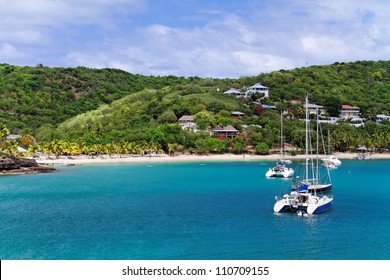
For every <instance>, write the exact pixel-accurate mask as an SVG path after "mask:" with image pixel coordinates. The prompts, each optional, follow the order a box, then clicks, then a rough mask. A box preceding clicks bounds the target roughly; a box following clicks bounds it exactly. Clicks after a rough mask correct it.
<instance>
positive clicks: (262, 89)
mask: <svg viewBox="0 0 390 280" xmlns="http://www.w3.org/2000/svg"><path fill="white" fill-rule="evenodd" d="M256 93H263V94H264V98H266V97H267V98H268V97H269V88H268V87H266V86H263V85H262V84H260V83H256V84H254V85H253V86H251V87H249V88H248V90H247V91H246V94H247V95H251V94H256Z"/></svg>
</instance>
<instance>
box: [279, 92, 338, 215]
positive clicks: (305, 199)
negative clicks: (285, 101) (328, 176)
mask: <svg viewBox="0 0 390 280" xmlns="http://www.w3.org/2000/svg"><path fill="white" fill-rule="evenodd" d="M307 104H308V99H307V97H306V105H307ZM307 107H308V106H306V129H305V130H306V145H305V146H306V147H305V152H306V158H305V170H304V171H305V172H304V173H305V174H304V179H303V180H300V181H299V185H298V186H297V188H296V189H295V190H293V191H291V192H290V193H289V194H285V195H283V196H282V197H281V198H278V197H275V199H276V202H275V205H274V212H276V213H281V212H287V211H291V212H297V213H298V214H299V215H302V214H303V213H304V214H309V215H310V214H318V213H321V212H323V211H327V210H329V209H331V208H332V202H333V197H331V196H327V195H323V196H321V195H319V194H317V191H318V188H319V186H322V185H323V184H320V182H319V172H318V161H319V160H318V155H317V160H316V165H314V162H313V158H309V117H308V110H307ZM317 140H318V124H317ZM317 146H318V141H317ZM317 151H318V149H317ZM317 154H318V152H317ZM309 167H311V170H310V168H309ZM314 167H315V168H314ZM310 187H312V190H311V191H310V190H309V188H310Z"/></svg>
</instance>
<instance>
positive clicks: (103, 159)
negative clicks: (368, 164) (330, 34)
mask: <svg viewBox="0 0 390 280" xmlns="http://www.w3.org/2000/svg"><path fill="white" fill-rule="evenodd" d="M357 155H358V154H357V153H335V156H336V157H338V158H339V159H354V158H356V156H357ZM322 157H325V156H324V155H321V156H320V158H322ZM301 158H304V155H297V156H289V157H286V159H291V160H297V159H301ZM370 158H371V159H390V153H383V154H382V153H381V154H376V153H374V154H370ZM278 159H280V155H277V154H275V155H266V156H261V155H234V154H220V155H176V156H168V155H158V156H150V157H149V156H146V157H141V156H131V155H122V156H111V157H110V156H108V155H104V156H95V157H86V156H74V157H72V158H68V157H59V158H53V157H51V158H41V159H37V160H36V161H37V162H38V163H39V164H42V165H84V164H98V163H102V164H107V163H142V162H191V161H195V162H196V161H277V160H278Z"/></svg>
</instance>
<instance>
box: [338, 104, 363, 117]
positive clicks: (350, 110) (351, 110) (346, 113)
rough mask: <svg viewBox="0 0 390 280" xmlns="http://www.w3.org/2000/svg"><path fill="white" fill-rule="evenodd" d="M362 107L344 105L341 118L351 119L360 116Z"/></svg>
mask: <svg viewBox="0 0 390 280" xmlns="http://www.w3.org/2000/svg"><path fill="white" fill-rule="evenodd" d="M359 115H360V108H359V107H356V106H350V105H342V106H341V110H340V119H345V120H350V119H354V118H355V119H356V118H359Z"/></svg>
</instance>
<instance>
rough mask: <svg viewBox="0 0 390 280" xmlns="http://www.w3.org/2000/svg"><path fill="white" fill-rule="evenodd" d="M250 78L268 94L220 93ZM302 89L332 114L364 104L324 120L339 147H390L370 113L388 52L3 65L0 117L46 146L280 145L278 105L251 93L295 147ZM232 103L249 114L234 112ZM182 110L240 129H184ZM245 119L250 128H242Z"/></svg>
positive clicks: (387, 88) (389, 83) (209, 148)
mask: <svg viewBox="0 0 390 280" xmlns="http://www.w3.org/2000/svg"><path fill="white" fill-rule="evenodd" d="M256 82H260V83H262V84H264V85H266V86H268V87H269V88H270V97H269V98H268V99H258V98H259V96H253V97H252V98H249V99H236V98H235V97H233V96H228V95H226V94H223V92H224V91H225V90H227V89H229V88H231V87H233V88H237V89H243V87H245V86H251V85H253V84H254V83H256ZM306 95H308V96H309V99H310V102H311V103H317V104H319V105H323V106H325V108H326V109H327V111H328V115H329V116H337V115H338V114H339V109H340V107H341V105H342V104H348V105H354V106H358V107H360V108H361V113H362V117H365V118H366V119H367V120H368V122H367V123H366V125H365V126H364V127H362V128H355V127H352V126H350V125H349V124H341V125H337V126H336V125H325V126H324V133H325V135H326V133H327V132H328V131H329V132H330V134H331V138H332V139H331V140H332V145H333V146H334V147H335V148H336V149H338V150H342V151H346V150H353V149H355V148H356V147H357V146H358V145H361V144H365V145H367V146H371V147H373V148H380V149H382V150H384V149H387V148H389V146H390V139H389V136H388V135H390V129H389V125H388V124H387V123H384V124H383V125H381V126H377V125H376V124H375V123H374V122H370V120H374V119H375V116H376V114H388V113H389V112H390V61H378V62H373V61H359V62H354V63H335V64H332V65H325V66H312V67H307V68H298V69H292V70H288V71H287V70H280V71H275V72H271V73H265V74H261V75H258V76H254V77H241V78H238V79H212V78H199V77H188V78H184V77H174V76H167V77H152V76H142V75H134V74H130V73H127V72H124V71H121V70H114V69H101V70H97V69H87V68H84V67H77V68H48V67H42V66H37V67H16V66H11V65H6V64H3V65H0V97H1V99H0V124H1V125H3V126H4V125H5V126H6V127H8V129H9V130H10V132H13V133H20V134H22V135H25V134H32V135H33V136H34V137H35V138H36V139H37V140H38V142H40V143H46V145H47V144H48V143H52V146H53V145H54V146H55V145H57V144H58V141H65V142H66V143H68V144H69V143H73V144H77V145H78V146H79V148H78V150H79V151H82V150H83V149H84V148H85V147H91V145H100V148H99V149H103V146H104V147H106V148H105V149H106V150H107V149H113V146H112V145H114V144H118V145H119V146H121V147H124V146H128V145H130V146H138V147H141V146H144V147H145V146H148V145H149V146H150V145H152V146H153V147H154V149H161V150H164V151H165V152H168V151H171V150H182V151H190V152H192V151H193V152H200V153H205V152H227V151H232V152H237V153H240V152H244V151H247V148H248V147H249V148H250V149H253V150H254V151H255V152H256V153H265V154H266V153H268V152H269V149H270V148H277V147H278V143H279V133H280V124H279V116H278V111H274V110H264V109H263V108H262V107H261V106H258V105H254V104H253V101H256V100H257V101H260V102H261V103H263V104H264V103H265V104H271V105H276V106H277V107H278V108H279V109H280V110H283V111H285V110H286V111H287V109H288V111H289V114H288V119H287V120H286V121H285V127H284V131H285V137H286V138H285V140H286V142H288V143H291V144H293V145H295V146H298V147H300V146H302V144H303V140H304V139H303V135H302V123H301V121H299V118H301V117H302V116H303V113H304V111H303V105H302V104H303V100H304V98H305V96H306ZM231 111H241V112H243V113H245V115H246V116H245V117H244V118H242V119H235V118H232V117H231V116H230V112H231ZM183 115H193V116H194V117H195V120H196V123H197V126H198V127H199V128H200V129H205V128H210V127H213V126H215V125H222V126H224V125H225V126H226V125H232V126H233V127H235V128H237V129H238V130H239V131H240V136H239V137H236V138H234V139H233V140H231V139H226V140H222V139H216V138H213V137H210V135H209V134H208V133H206V132H203V133H202V132H197V133H193V132H191V131H186V130H182V129H181V127H180V126H179V125H178V124H177V120H178V119H179V118H180V117H181V116H183ZM246 126H249V128H248V129H247V130H244V128H245V127H246ZM260 127H261V128H260ZM56 143H57V144H56ZM57 146H58V145H57ZM97 149H98V148H97V147H96V146H95V148H93V150H97ZM89 150H90V149H89ZM117 150H118V148H117Z"/></svg>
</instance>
